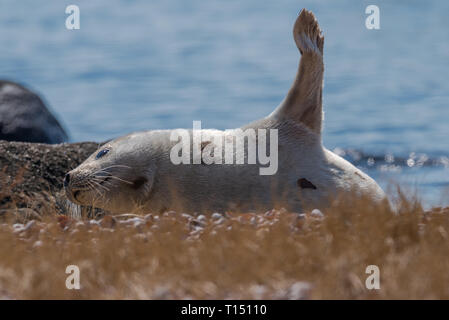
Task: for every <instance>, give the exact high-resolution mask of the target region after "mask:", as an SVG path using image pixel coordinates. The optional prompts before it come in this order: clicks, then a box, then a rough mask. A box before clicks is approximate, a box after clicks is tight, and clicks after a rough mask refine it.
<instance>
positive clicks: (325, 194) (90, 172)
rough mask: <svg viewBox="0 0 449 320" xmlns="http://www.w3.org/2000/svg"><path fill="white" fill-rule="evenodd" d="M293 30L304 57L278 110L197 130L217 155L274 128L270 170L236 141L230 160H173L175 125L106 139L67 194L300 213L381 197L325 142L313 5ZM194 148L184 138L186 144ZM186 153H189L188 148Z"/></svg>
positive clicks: (131, 204)
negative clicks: (338, 201)
mask: <svg viewBox="0 0 449 320" xmlns="http://www.w3.org/2000/svg"><path fill="white" fill-rule="evenodd" d="M293 35H294V39H295V42H296V44H297V46H298V48H299V50H300V52H301V54H302V58H301V61H300V65H299V70H298V74H297V77H296V79H295V81H294V83H293V85H292V88H291V89H290V91H289V92H288V94H287V96H286V98H285V99H284V101H283V102H282V103H281V104H280V105H279V106H278V107H277V108H276V110H275V111H274V112H273V113H272V114H270V115H269V116H267V117H266V118H264V119H261V120H258V121H256V122H253V123H251V124H248V125H246V126H245V127H243V128H240V129H235V130H226V131H220V130H202V131H201V135H202V136H205V137H206V136H207V137H208V140H207V141H203V143H202V144H201V148H202V151H205V150H207V149H209V151H208V152H210V151H211V150H213V151H212V152H210V154H213V155H214V156H216V155H217V152H221V151H217V150H221V149H214V147H215V146H216V144H217V143H216V142H217V141H223V142H225V141H227V140H229V139H230V138H231V139H238V138H242V139H243V138H244V137H243V136H242V135H245V132H247V129H250V130H254V131H257V130H258V129H264V130H268V131H269V130H273V129H275V130H276V132H277V137H276V138H277V139H276V141H268V142H267V150H268V149H270V147H271V144H272V143H275V142H277V151H278V157H277V161H278V162H277V163H276V168H275V169H276V170H275V173H273V174H261V170H260V167H259V166H258V165H254V164H249V163H248V162H249V161H248V160H249V158H250V154H249V151H247V150H245V153H243V154H242V153H238V151H237V150H238V149H237V147H236V145H234V146H233V147H232V149H231V151H232V152H231V156H232V159H233V160H234V161H233V163H229V164H209V163H207V161H206V162H205V161H204V159H205V158H204V155H203V157H202V159H200V160H201V161H200V162H199V163H182V164H176V163H174V161H173V149H174V148H175V147H176V145H177V143H178V141H176V140H173V132H174V131H173V130H156V131H146V132H138V133H133V134H130V135H127V136H124V137H121V138H118V139H115V140H113V141H111V142H109V143H107V144H105V145H104V146H102V147H101V148H100V150H99V151H98V152H96V153H95V154H93V155H91V156H90V157H89V158H88V159H87V160H86V161H85V162H84V163H82V164H81V165H80V166H79V167H78V168H76V169H74V170H72V171H71V172H69V173H68V174H67V176H66V178H65V180H64V186H65V190H66V194H67V196H68V198H69V199H70V200H71V201H73V202H75V203H78V204H84V205H93V206H95V207H99V208H103V209H106V210H108V211H111V212H115V213H120V212H159V211H164V210H168V209H174V210H178V211H187V212H213V211H226V210H234V211H249V210H267V209H271V208H276V207H285V208H286V209H288V210H291V211H294V212H300V211H302V210H304V209H306V208H323V207H326V206H328V205H329V204H330V200H332V199H333V198H335V197H336V196H338V195H340V194H348V193H350V192H355V193H356V194H359V195H362V196H366V197H369V198H370V199H372V200H373V201H376V202H377V201H381V200H382V199H384V197H385V195H384V193H383V191H382V190H381V189H380V187H379V186H378V185H377V184H376V182H375V181H374V180H373V179H371V178H370V177H369V176H367V175H366V174H364V173H363V172H361V171H360V170H359V169H357V168H355V167H354V166H353V165H351V164H350V163H349V162H347V161H346V160H344V159H342V158H341V157H339V156H337V155H336V154H334V153H332V152H330V151H329V150H327V149H325V148H324V147H323V145H322V141H321V125H322V102H321V98H322V82H323V72H324V65H323V43H324V39H323V37H322V35H321V31H320V29H319V26H318V23H317V21H316V19H315V17H314V16H313V14H312V13H311V12H309V11H307V10H302V11H301V13H300V15H299V17H298V19H297V21H296V23H295V26H294V29H293ZM194 135H195V132H194V130H193V131H192V130H191V131H188V138H189V139H190V138H191V139H192V140H194ZM245 137H246V139H247V140H246V141H247V146H249V145H250V143H251V142H254V143H255V144H257V142H258V141H259V140H260V136H256V137H254V136H250V135H245ZM193 148H195V147H194V143H193V142H192V143H190V142H189V149H190V150H192V149H193ZM270 150H271V149H270ZM192 152H193V150H192ZM206 153H207V152H206ZM222 156H223V158H224V157H225V156H226V155H225V152H224V151H223V154H222ZM188 158H189V159H192V157H190V154H189V157H188ZM239 158H240V159H239ZM238 159H239V160H240V162H239V161H238Z"/></svg>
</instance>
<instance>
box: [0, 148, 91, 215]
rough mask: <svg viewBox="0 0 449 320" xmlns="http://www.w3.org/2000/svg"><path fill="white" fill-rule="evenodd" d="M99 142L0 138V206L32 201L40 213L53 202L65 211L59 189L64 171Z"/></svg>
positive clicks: (27, 205) (68, 169) (22, 206)
mask: <svg viewBox="0 0 449 320" xmlns="http://www.w3.org/2000/svg"><path fill="white" fill-rule="evenodd" d="M98 146H99V144H98V143H95V142H82V143H72V144H67V143H65V144H56V145H50V144H41V143H26V142H8V141H0V209H14V208H16V207H18V208H28V207H29V206H30V205H33V209H35V210H36V211H37V212H39V213H40V210H39V209H40V208H41V207H46V206H48V205H49V204H51V203H53V202H54V203H56V206H57V207H58V208H60V209H61V211H65V212H61V213H67V208H66V207H65V206H64V203H65V202H66V199H65V196H64V195H63V193H62V194H61V193H60V190H61V189H62V181H63V179H64V175H65V174H66V173H67V172H68V171H70V170H71V169H72V168H75V167H76V166H78V165H79V164H80V163H81V162H83V161H84V160H85V159H86V158H87V157H88V156H89V155H91V154H92V153H93V152H94V151H95V150H97V148H98ZM58 197H61V199H58ZM30 198H32V199H33V201H32V202H31V201H30ZM13 204H14V205H13Z"/></svg>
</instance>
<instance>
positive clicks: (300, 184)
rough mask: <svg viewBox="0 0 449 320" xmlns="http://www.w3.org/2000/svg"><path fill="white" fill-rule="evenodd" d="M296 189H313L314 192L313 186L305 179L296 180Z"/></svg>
mask: <svg viewBox="0 0 449 320" xmlns="http://www.w3.org/2000/svg"><path fill="white" fill-rule="evenodd" d="M298 187H301V188H302V189H314V190H316V187H315V185H314V184H313V183H312V182H310V181H309V180H307V179H304V178H301V179H299V180H298Z"/></svg>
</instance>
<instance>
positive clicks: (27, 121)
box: [0, 80, 68, 144]
mask: <svg viewBox="0 0 449 320" xmlns="http://www.w3.org/2000/svg"><path fill="white" fill-rule="evenodd" d="M67 139H68V137H67V133H66V132H65V130H64V129H63V128H62V126H61V125H60V124H59V122H58V120H56V118H55V117H54V116H53V115H52V114H51V113H50V111H48V109H47V107H46V106H45V104H44V102H43V101H42V99H41V98H39V96H38V95H37V94H35V93H34V92H32V91H30V90H28V89H26V88H25V87H23V86H21V85H19V84H17V83H14V82H11V81H5V80H0V140H7V141H23V142H40V143H51V144H53V143H61V142H65V141H67Z"/></svg>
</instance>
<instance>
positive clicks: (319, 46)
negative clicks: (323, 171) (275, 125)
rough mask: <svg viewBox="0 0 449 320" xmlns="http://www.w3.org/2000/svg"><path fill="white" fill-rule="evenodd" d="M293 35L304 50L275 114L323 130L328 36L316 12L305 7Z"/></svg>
mask: <svg viewBox="0 0 449 320" xmlns="http://www.w3.org/2000/svg"><path fill="white" fill-rule="evenodd" d="M293 38H294V40H295V43H296V46H297V47H298V49H299V51H300V52H301V54H302V57H301V61H300V63H299V70H298V73H297V75H296V79H295V81H294V82H293V85H292V87H291V88H290V90H289V92H288V94H287V97H286V98H285V99H284V101H283V102H282V103H281V105H280V106H279V108H278V109H276V110H275V111H274V113H273V116H276V117H278V118H281V119H284V120H293V121H295V122H299V123H301V124H303V125H305V126H306V127H307V128H309V129H310V130H311V131H313V132H315V133H317V134H320V133H321V123H322V118H323V111H322V102H321V98H322V89H323V73H324V64H323V46H324V37H323V35H322V33H321V29H320V27H319V25H318V22H317V20H316V19H315V16H314V15H313V13H312V12H310V11H307V10H305V9H303V10H301V12H300V14H299V16H298V18H297V19H296V22H295V25H294V27H293Z"/></svg>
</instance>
